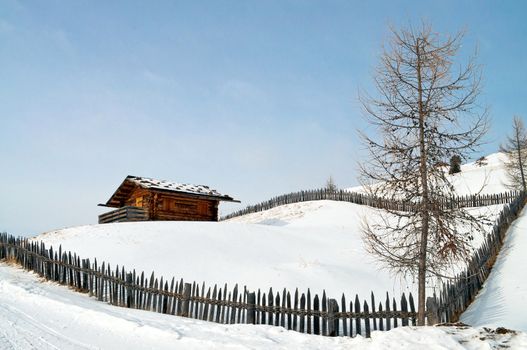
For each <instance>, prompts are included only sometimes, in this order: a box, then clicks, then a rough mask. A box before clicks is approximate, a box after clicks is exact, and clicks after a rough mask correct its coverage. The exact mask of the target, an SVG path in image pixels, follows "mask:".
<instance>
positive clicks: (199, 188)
mask: <svg viewBox="0 0 527 350" xmlns="http://www.w3.org/2000/svg"><path fill="white" fill-rule="evenodd" d="M127 180H128V181H131V182H133V183H135V184H136V185H138V186H140V187H143V188H152V189H158V190H166V191H172V192H185V193H191V194H200V195H207V196H214V197H220V198H224V199H232V197H230V196H228V195H225V194H221V193H219V192H218V191H216V190H215V189H211V188H210V187H209V186H205V185H192V184H182V183H178V182H172V181H166V180H156V179H152V178H148V177H140V176H132V175H129V176H127V177H126V179H125V181H127Z"/></svg>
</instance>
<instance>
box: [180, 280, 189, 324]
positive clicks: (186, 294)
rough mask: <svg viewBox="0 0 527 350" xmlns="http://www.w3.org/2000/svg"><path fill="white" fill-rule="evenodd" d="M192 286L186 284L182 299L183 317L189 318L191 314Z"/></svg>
mask: <svg viewBox="0 0 527 350" xmlns="http://www.w3.org/2000/svg"><path fill="white" fill-rule="evenodd" d="M191 288H192V285H191V284H190V283H185V288H184V289H183V298H182V299H181V316H183V317H188V315H189V313H188V311H189V302H190V291H191Z"/></svg>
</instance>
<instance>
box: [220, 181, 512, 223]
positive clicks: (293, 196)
mask: <svg viewBox="0 0 527 350" xmlns="http://www.w3.org/2000/svg"><path fill="white" fill-rule="evenodd" d="M519 194H520V193H519V192H517V191H510V192H503V193H495V194H485V195H479V194H476V195H467V196H456V197H452V198H445V199H444V201H443V203H441V205H442V206H443V207H444V208H451V209H453V208H468V207H483V206H488V205H495V204H506V203H510V202H512V201H513V200H514V199H515V198H517V197H518V196H519ZM318 200H332V201H340V202H349V203H354V204H359V205H367V206H370V207H374V208H380V209H388V210H394V211H415V208H416V204H415V203H410V202H405V201H394V200H391V199H385V198H381V197H376V196H372V195H369V194H365V193H359V192H348V191H344V190H338V191H331V190H328V189H327V188H321V189H317V190H308V191H299V192H293V193H288V194H284V195H281V196H277V197H274V198H271V199H269V200H267V201H264V202H261V203H258V204H255V205H249V206H247V207H246V208H244V209H241V210H238V211H235V212H233V213H230V214H228V215H225V216H223V217H222V218H221V220H228V219H232V218H234V217H238V216H242V215H246V214H251V213H257V212H260V211H264V210H268V209H272V208H275V207H278V206H281V205H285V204H292V203H300V202H308V201H318Z"/></svg>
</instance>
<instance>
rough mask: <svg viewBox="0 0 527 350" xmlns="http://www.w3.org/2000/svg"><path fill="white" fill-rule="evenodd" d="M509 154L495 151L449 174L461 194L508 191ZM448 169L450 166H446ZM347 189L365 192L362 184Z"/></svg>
mask: <svg viewBox="0 0 527 350" xmlns="http://www.w3.org/2000/svg"><path fill="white" fill-rule="evenodd" d="M506 160H507V156H506V155H505V154H504V153H500V152H498V153H493V154H490V155H488V156H486V157H485V161H484V162H483V163H482V164H481V165H478V164H477V162H470V163H467V164H463V165H462V166H461V173H457V174H453V175H449V176H450V178H451V180H452V183H453V184H454V186H455V188H456V192H457V194H458V195H459V196H465V195H470V194H477V193H480V194H493V193H502V192H506V191H508V190H509V189H508V188H507V186H506V185H507V176H506V172H505V168H504V166H503V163H504V161H506ZM445 170H447V171H448V168H445ZM346 191H350V192H363V191H364V189H363V187H362V186H356V187H350V188H347V189H346Z"/></svg>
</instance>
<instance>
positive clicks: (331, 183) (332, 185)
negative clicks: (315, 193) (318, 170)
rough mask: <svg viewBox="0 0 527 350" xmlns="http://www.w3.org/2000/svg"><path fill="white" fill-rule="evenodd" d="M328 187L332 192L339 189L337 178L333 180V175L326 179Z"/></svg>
mask: <svg viewBox="0 0 527 350" xmlns="http://www.w3.org/2000/svg"><path fill="white" fill-rule="evenodd" d="M326 189H327V190H328V191H330V192H335V191H337V185H335V180H333V176H331V175H330V176H329V179H328V180H327V181H326Z"/></svg>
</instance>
